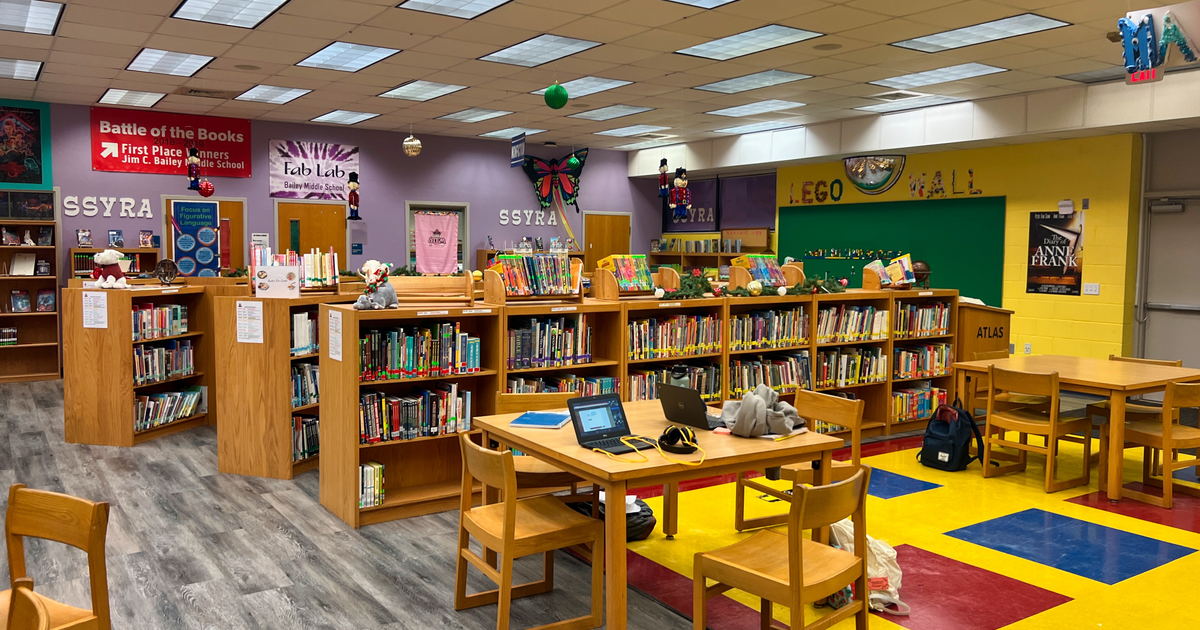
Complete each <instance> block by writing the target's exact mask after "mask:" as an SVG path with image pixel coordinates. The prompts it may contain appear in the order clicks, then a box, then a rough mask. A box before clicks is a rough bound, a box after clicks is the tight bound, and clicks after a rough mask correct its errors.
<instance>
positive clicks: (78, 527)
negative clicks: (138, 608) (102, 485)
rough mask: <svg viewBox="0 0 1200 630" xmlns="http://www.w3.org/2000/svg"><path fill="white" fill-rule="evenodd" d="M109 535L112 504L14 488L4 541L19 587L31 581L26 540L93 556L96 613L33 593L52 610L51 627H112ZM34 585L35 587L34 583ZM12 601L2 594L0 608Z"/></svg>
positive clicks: (90, 564) (91, 568) (84, 629)
mask: <svg viewBox="0 0 1200 630" xmlns="http://www.w3.org/2000/svg"><path fill="white" fill-rule="evenodd" d="M107 535H108V504H107V503H95V502H92V501H88V500H87V499H80V498H78V497H73V496H69V495H65V494H59V493H57V492H46V491H44V490H30V489H28V488H26V487H25V484H21V483H18V484H13V485H12V487H10V488H9V489H8V513H7V515H6V516H5V521H4V537H5V540H6V542H7V543H8V568H9V573H10V577H11V580H12V582H11V583H12V588H13V589H17V588H18V587H19V586H21V584H24V582H21V580H22V578H27V577H28V575H27V574H26V571H25V538H26V537H30V538H42V539H45V540H53V541H55V542H60V543H63V544H65V545H70V546H72V547H76V548H78V549H82V550H83V551H85V552H86V553H87V557H88V574H89V577H90V578H91V586H92V609H91V610H84V609H82V608H75V607H74V606H68V605H66V604H60V603H58V602H56V601H54V600H52V599H50V598H48V597H43V596H42V595H39V594H37V593H34V592H32V591H30V593H31V594H32V595H33V596H34V597H36V598H37V600H38V601H39V602H40V603H41V605H42V606H43V607H44V608H45V609H46V612H47V614H48V615H49V620H50V627H51V628H62V629H66V628H70V629H71V630H110V629H111V628H112V622H111V618H110V615H109V610H108V570H107V565H106V564H105V560H104V541H105V537H106V536H107ZM28 584H29V587H30V588H31V587H32V580H30V581H29V582H28ZM12 597H13V595H12V594H11V593H10V592H9V591H5V592H3V593H0V602H3V603H2V604H0V605H3V606H7V605H8V602H9V601H10V600H11V599H12ZM6 612H7V611H6ZM10 628H11V626H10Z"/></svg>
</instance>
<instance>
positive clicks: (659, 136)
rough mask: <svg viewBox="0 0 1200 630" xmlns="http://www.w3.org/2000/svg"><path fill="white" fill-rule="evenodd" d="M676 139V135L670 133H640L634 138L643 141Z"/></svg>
mask: <svg viewBox="0 0 1200 630" xmlns="http://www.w3.org/2000/svg"><path fill="white" fill-rule="evenodd" d="M674 137H675V135H674V134H670V133H640V134H638V135H636V136H634V138H641V139H642V140H665V139H667V138H674Z"/></svg>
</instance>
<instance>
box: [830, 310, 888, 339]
mask: <svg viewBox="0 0 1200 630" xmlns="http://www.w3.org/2000/svg"><path fill="white" fill-rule="evenodd" d="M887 336H888V312H887V311H886V310H879V309H876V308H875V307H874V306H860V305H846V304H839V305H835V306H824V307H821V308H820V309H817V343H838V342H845V341H868V340H873V339H887Z"/></svg>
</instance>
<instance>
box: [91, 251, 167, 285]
mask: <svg viewBox="0 0 1200 630" xmlns="http://www.w3.org/2000/svg"><path fill="white" fill-rule="evenodd" d="M106 249H115V250H117V251H118V252H121V253H122V254H124V255H126V256H131V257H133V258H134V259H135V260H136V261H137V264H138V266H137V268H138V271H126V272H125V273H126V274H128V275H129V277H130V280H132V279H133V278H134V277H135V276H137V275H138V274H143V273H147V274H148V273H153V272H154V267H155V266H157V265H158V261H159V258H160V256H159V252H158V248H157V247H111V248H110V247H72V248H71V249H70V261H71V275H70V277H72V278H90V277H92V268H93V265H92V256H95V255H96V254H99V253H100V252H102V251H104V250H106Z"/></svg>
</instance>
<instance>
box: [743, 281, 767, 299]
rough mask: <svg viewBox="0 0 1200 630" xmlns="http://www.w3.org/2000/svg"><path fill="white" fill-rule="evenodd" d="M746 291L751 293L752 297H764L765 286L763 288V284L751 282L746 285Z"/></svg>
mask: <svg viewBox="0 0 1200 630" xmlns="http://www.w3.org/2000/svg"><path fill="white" fill-rule="evenodd" d="M746 290H747V291H749V292H750V295H753V296H754V297H758V296H760V295H762V291H763V286H762V283H761V282H759V281H758V280H751V281H750V282H749V283H748V284H747V285H746Z"/></svg>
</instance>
